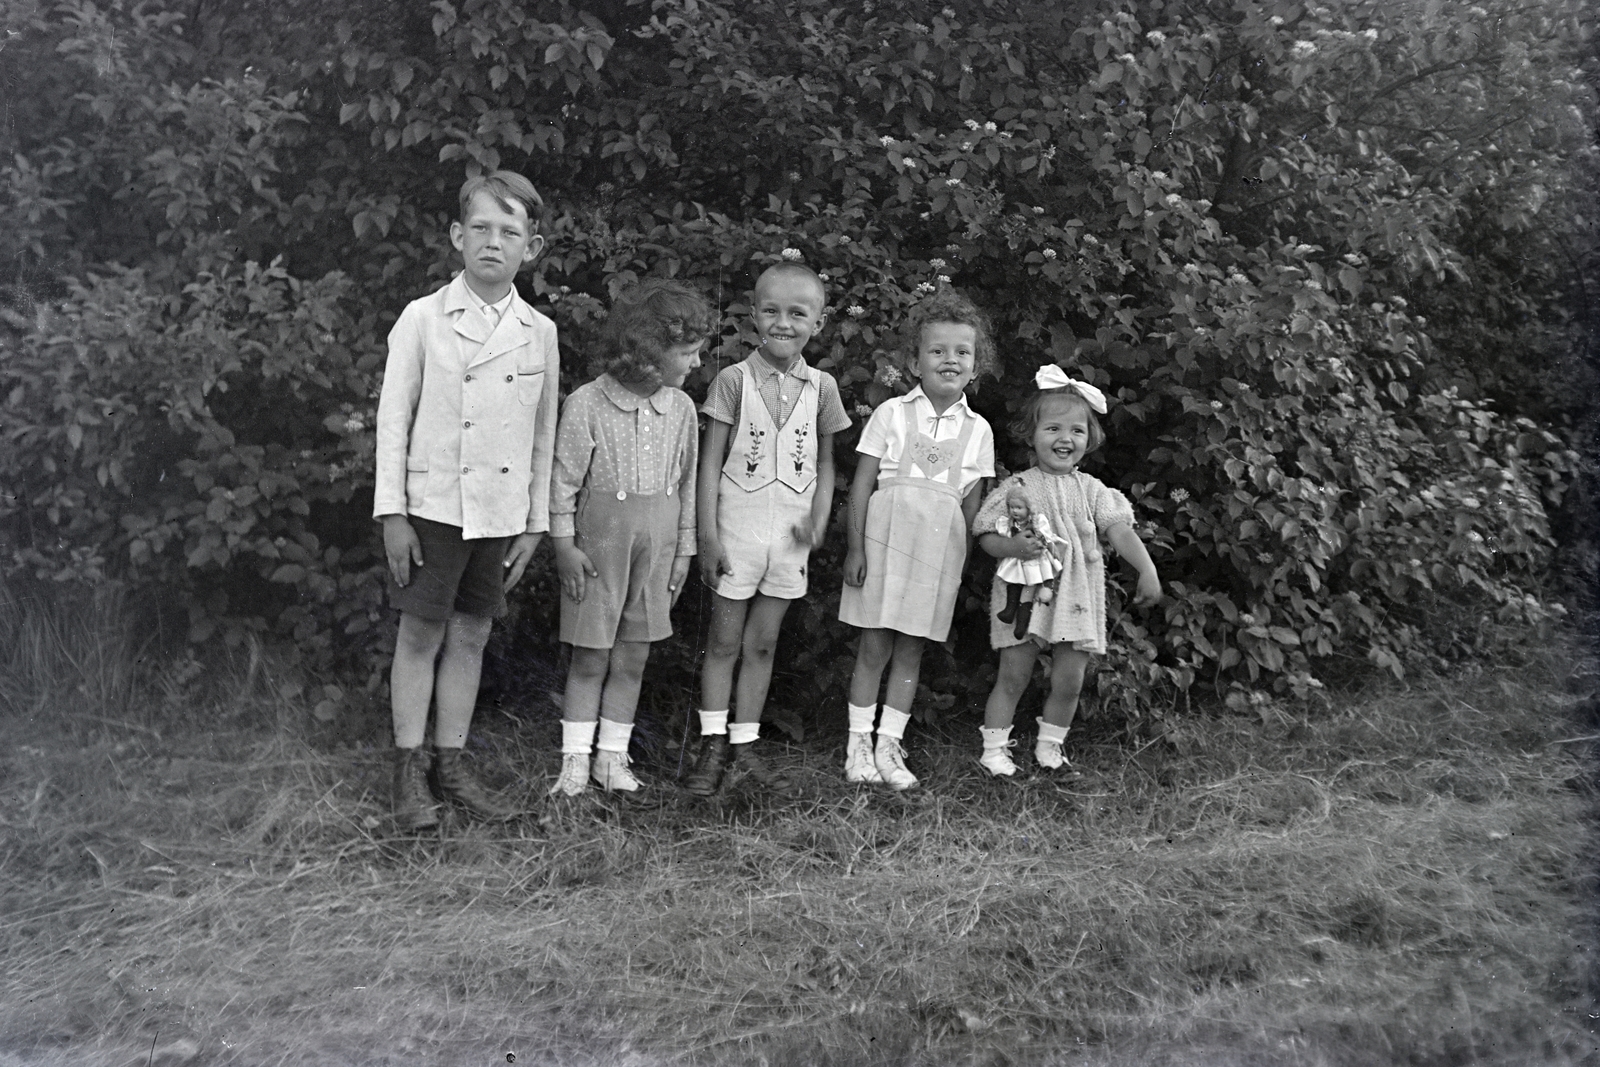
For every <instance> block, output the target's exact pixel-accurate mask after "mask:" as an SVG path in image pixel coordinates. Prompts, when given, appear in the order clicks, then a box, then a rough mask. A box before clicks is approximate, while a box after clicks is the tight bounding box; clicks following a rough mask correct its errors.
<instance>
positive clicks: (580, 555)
mask: <svg viewBox="0 0 1600 1067" xmlns="http://www.w3.org/2000/svg"><path fill="white" fill-rule="evenodd" d="M556 573H557V574H559V575H560V576H561V591H562V592H563V593H565V594H566V597H567V599H568V600H570V601H572V602H573V603H574V604H581V603H583V594H584V591H585V589H586V587H587V586H588V584H589V579H590V578H593V577H595V576H597V575H598V574H599V573H600V572H599V571H597V570H595V569H594V564H593V563H591V562H589V557H588V556H587V555H586V554H585V553H584V551H583V549H581V548H579V547H578V546H577V545H576V544H574V543H573V542H572V540H571V539H570V538H561V539H560V540H558V541H557V542H556Z"/></svg>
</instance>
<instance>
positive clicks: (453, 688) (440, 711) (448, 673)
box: [433, 612, 494, 748]
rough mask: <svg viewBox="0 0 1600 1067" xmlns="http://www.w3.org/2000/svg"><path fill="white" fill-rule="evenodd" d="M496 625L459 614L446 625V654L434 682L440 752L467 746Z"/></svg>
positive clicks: (440, 659) (483, 619)
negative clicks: (485, 656) (491, 631)
mask: <svg viewBox="0 0 1600 1067" xmlns="http://www.w3.org/2000/svg"><path fill="white" fill-rule="evenodd" d="M493 621H494V620H493V619H489V618H485V617H483V616H479V615H463V614H461V613H460V612H457V613H456V614H454V615H452V616H450V621H449V622H448V623H447V624H445V636H444V651H443V653H441V654H440V656H439V666H438V668H437V670H436V671H435V673H434V681H433V697H434V705H435V709H436V712H437V715H438V718H437V719H436V721H435V722H434V728H433V741H434V744H436V745H438V746H439V747H440V748H460V747H461V746H463V745H465V744H466V743H467V729H468V728H469V727H470V726H471V725H472V710H473V708H474V707H476V706H477V703H478V682H479V680H480V678H481V676H482V674H483V649H484V646H485V645H487V644H488V643H489V627H490V626H491V624H492V623H493Z"/></svg>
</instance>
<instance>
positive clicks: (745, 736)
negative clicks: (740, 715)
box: [728, 722, 761, 745]
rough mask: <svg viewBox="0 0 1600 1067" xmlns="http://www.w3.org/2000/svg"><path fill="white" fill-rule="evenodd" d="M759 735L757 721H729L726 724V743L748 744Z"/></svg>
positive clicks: (759, 728) (759, 727)
mask: <svg viewBox="0 0 1600 1067" xmlns="http://www.w3.org/2000/svg"><path fill="white" fill-rule="evenodd" d="M760 736H761V724H760V723H759V722H730V723H729V724H728V744H730V745H748V744H749V743H750V742H752V741H754V740H755V739H756V738H758V737H760Z"/></svg>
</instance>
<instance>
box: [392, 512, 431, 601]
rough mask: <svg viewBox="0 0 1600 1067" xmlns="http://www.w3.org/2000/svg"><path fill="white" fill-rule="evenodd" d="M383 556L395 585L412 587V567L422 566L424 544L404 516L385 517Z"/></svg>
mask: <svg viewBox="0 0 1600 1067" xmlns="http://www.w3.org/2000/svg"><path fill="white" fill-rule="evenodd" d="M383 555H384V558H385V559H387V560H388V561H389V573H390V574H392V575H394V583H395V584H396V585H398V586H399V587H400V588H402V589H404V588H405V587H406V586H407V585H410V584H411V565H412V564H413V563H415V564H416V565H417V566H419V567H420V566H422V542H421V541H420V540H418V539H417V531H415V530H413V529H412V528H411V523H409V522H408V521H406V517H405V516H404V515H385V516H384V517H383Z"/></svg>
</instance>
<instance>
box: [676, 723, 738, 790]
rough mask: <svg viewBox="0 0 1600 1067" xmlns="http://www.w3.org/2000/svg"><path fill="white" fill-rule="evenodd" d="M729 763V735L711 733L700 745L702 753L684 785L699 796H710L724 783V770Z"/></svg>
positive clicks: (690, 770)
mask: <svg viewBox="0 0 1600 1067" xmlns="http://www.w3.org/2000/svg"><path fill="white" fill-rule="evenodd" d="M727 765H728V735H727V734H711V735H710V736H709V737H707V738H706V739H705V743H704V744H702V745H701V746H700V755H699V757H698V758H696V759H695V761H694V766H693V767H691V768H690V769H689V775H688V777H687V778H685V779H684V780H683V787H684V788H685V789H687V790H688V791H689V792H691V793H693V794H694V795H695V796H697V797H708V796H710V795H711V794H712V793H715V792H716V791H717V787H718V786H720V785H721V784H722V772H723V769H724V768H725V767H727Z"/></svg>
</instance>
